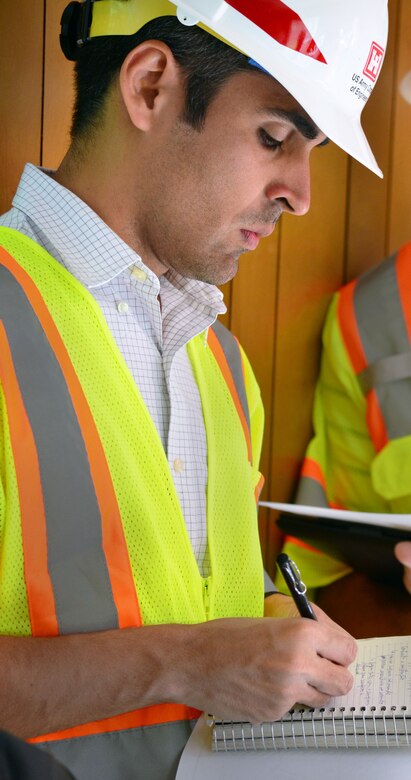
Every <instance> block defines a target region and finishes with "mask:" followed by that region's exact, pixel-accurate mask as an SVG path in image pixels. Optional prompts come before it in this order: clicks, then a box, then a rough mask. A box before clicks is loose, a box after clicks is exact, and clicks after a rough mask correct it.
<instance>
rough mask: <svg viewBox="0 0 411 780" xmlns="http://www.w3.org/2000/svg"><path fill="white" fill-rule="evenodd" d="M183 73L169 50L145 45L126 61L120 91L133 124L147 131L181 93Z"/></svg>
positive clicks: (159, 44)
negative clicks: (179, 91) (178, 91)
mask: <svg viewBox="0 0 411 780" xmlns="http://www.w3.org/2000/svg"><path fill="white" fill-rule="evenodd" d="M181 83H182V79H181V73H180V71H179V68H178V65H177V63H176V61H175V59H174V56H173V54H172V52H171V50H170V49H169V47H168V46H167V45H166V44H164V43H162V42H161V41H155V40H154V41H145V42H144V43H141V44H140V45H139V46H137V47H136V48H135V49H133V50H132V51H131V52H130V53H129V54H128V55H127V57H126V59H125V60H124V62H123V65H122V66H121V70H120V91H121V94H122V98H123V102H124V105H125V107H126V110H127V112H128V115H129V117H130V120H131V122H132V123H133V125H134V126H135V127H137V128H138V129H139V130H143V131H147V130H149V129H150V128H151V126H152V124H153V121H155V119H156V118H157V116H158V115H159V114H160V113H161V111H162V110H163V109H164V107H165V106H166V105H167V103H168V102H169V101H170V100H171V99H172V100H175V99H176V93H177V90H178V88H180V90H181Z"/></svg>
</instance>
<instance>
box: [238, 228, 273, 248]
mask: <svg viewBox="0 0 411 780" xmlns="http://www.w3.org/2000/svg"><path fill="white" fill-rule="evenodd" d="M274 228H275V225H270V226H267V227H264V228H260V229H259V230H258V231H257V230H247V228H242V230H241V235H242V236H243V238H244V241H245V243H246V244H247V246H248V247H250V249H255V248H256V247H257V246H258V244H259V241H260V238H266V237H267V236H271V233H272V232H273V230H274Z"/></svg>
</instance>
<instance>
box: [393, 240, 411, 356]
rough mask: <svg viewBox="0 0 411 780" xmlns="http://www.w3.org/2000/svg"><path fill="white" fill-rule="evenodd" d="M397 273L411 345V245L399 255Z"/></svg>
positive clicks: (404, 248) (401, 250)
mask: <svg viewBox="0 0 411 780" xmlns="http://www.w3.org/2000/svg"><path fill="white" fill-rule="evenodd" d="M395 267H396V272H397V279H398V291H399V295H400V299H401V304H402V309H403V312H404V319H405V324H406V327H407V333H408V339H409V342H410V344H411V243H409V244H407V245H406V246H404V247H403V248H402V249H400V251H399V252H398V254H397V262H396V266H395Z"/></svg>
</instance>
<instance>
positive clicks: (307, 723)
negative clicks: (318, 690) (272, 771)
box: [212, 706, 411, 752]
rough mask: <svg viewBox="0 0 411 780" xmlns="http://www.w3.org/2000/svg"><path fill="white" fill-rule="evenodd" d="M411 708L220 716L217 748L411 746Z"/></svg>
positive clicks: (216, 723)
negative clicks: (259, 717) (266, 717)
mask: <svg viewBox="0 0 411 780" xmlns="http://www.w3.org/2000/svg"><path fill="white" fill-rule="evenodd" d="M406 710H407V707H405V706H404V707H394V706H393V707H390V708H389V709H388V708H387V707H378V708H377V707H368V708H366V707H360V708H358V707H350V708H346V707H338V708H336V707H331V708H329V709H326V708H321V709H316V710H311V709H307V708H304V709H300V710H298V709H293V710H290V712H289V713H288V715H287V716H286V717H284V718H282V719H281V720H279V721H273V722H272V723H269V722H266V723H260V724H257V725H252V724H251V723H247V722H227V721H218V720H215V721H214V725H213V732H212V749H213V750H214V751H225V752H228V751H244V750H245V751H247V750H248V751H250V750H251V751H254V750H281V749H290V748H302V749H305V748H317V749H319V748H351V747H353V748H362V747H364V748H367V747H400V746H410V744H411V740H410V734H409V724H410V721H409V711H408V718H407V717H406Z"/></svg>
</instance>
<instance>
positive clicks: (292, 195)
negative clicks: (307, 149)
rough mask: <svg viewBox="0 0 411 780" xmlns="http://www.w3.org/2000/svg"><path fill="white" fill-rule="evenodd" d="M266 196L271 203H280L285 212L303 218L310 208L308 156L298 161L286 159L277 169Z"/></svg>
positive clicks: (267, 188)
mask: <svg viewBox="0 0 411 780" xmlns="http://www.w3.org/2000/svg"><path fill="white" fill-rule="evenodd" d="M265 195H266V197H267V198H268V200H270V201H274V200H275V201H278V202H279V203H280V204H281V208H282V210H283V211H288V212H289V213H290V214H295V215H296V216H303V215H304V214H306V213H307V211H308V210H309V208H310V200H311V183H310V162H309V156H308V154H307V155H306V154H304V155H303V156H302V157H299V158H298V159H296V160H291V159H290V158H286V159H284V160H283V161H282V162H281V165H280V166H277V167H276V171H275V173H274V174H273V177H272V180H271V182H270V183H269V184H268V185H267V187H266V190H265Z"/></svg>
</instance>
